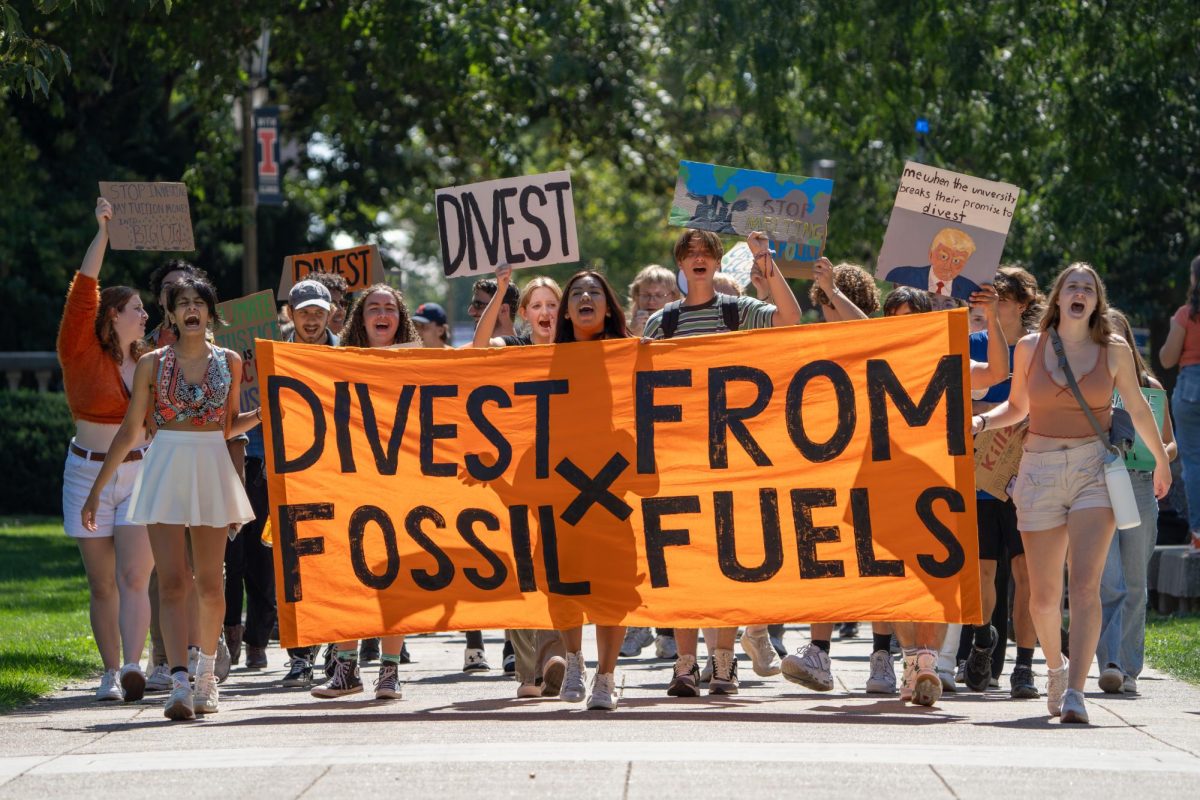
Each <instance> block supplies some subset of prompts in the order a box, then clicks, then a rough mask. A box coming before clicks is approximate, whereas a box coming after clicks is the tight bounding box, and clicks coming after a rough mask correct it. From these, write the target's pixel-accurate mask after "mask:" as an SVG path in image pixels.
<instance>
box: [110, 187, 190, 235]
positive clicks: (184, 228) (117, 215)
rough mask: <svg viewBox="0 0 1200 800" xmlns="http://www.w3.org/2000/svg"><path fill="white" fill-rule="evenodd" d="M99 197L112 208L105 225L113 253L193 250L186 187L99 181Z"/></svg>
mask: <svg viewBox="0 0 1200 800" xmlns="http://www.w3.org/2000/svg"><path fill="white" fill-rule="evenodd" d="M100 196H101V197H103V198H105V199H106V200H108V202H110V203H112V206H113V217H112V219H111V220H109V223H108V243H109V246H110V247H112V249H113V250H168V251H179V252H186V253H190V252H192V251H194V250H195V249H196V243H195V241H194V239H193V238H192V214H191V210H190V209H189V208H188V193H187V185H186V184H183V183H121V182H114V181H100Z"/></svg>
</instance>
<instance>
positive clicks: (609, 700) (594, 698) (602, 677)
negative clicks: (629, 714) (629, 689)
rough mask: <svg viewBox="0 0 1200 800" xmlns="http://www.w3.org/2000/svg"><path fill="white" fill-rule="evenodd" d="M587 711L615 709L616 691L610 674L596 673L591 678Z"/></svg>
mask: <svg viewBox="0 0 1200 800" xmlns="http://www.w3.org/2000/svg"><path fill="white" fill-rule="evenodd" d="M587 707H588V709H589V710H592V709H597V710H600V711H612V710H613V709H614V708H616V707H617V691H616V685H615V680H614V678H613V674H612V673H611V672H597V673H596V677H594V678H592V693H591V694H590V695H588V699H587Z"/></svg>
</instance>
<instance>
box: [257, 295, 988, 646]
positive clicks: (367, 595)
mask: <svg viewBox="0 0 1200 800" xmlns="http://www.w3.org/2000/svg"><path fill="white" fill-rule="evenodd" d="M258 353H259V359H260V361H261V367H262V376H263V380H264V386H265V393H264V399H263V403H264V413H263V419H264V425H265V435H266V450H267V464H268V471H269V481H270V490H269V491H270V499H271V524H272V526H273V530H274V548H275V568H276V579H277V580H276V585H277V591H278V595H279V598H278V599H279V619H280V632H281V635H282V640H283V643H284V645H286V646H294V645H305V644H312V643H319V642H328V641H342V640H347V639H356V638H362V637H367V636H377V635H381V634H398V633H411V632H419V631H441V630H471V629H482V628H491V629H495V628H552V627H553V628H565V627H570V626H573V625H579V624H581V623H583V622H585V621H587V622H596V623H601V624H630V625H667V626H679V627H701V626H713V625H737V624H745V623H752V622H814V621H818V622H820V621H826V622H834V621H842V620H914V621H948V622H975V623H978V622H980V620H981V617H980V599H979V568H978V542H977V534H976V521H975V487H974V476H973V471H974V459H973V455H972V451H971V447H970V435H969V431H968V423H969V419H970V415H969V405H968V404H969V402H970V391H969V386H968V379H969V369H970V362H969V356H968V352H967V314H966V312H965V311H954V312H949V313H937V314H918V315H910V316H904V317H896V318H890V319H881V320H868V321H864V322H850V323H832V324H824V325H809V326H803V327H790V328H778V329H769V330H755V331H744V332H739V333H732V334H726V335H722V336H701V337H694V338H688V339H679V340H673V341H667V342H660V343H654V344H643V343H641V342H639V341H637V340H636V339H626V340H618V341H605V342H585V343H576V344H567V345H556V346H541V347H509V348H502V349H493V350H457V351H454V350H362V349H354V348H328V347H316V346H309V345H300V344H286V343H281V342H272V341H259V342H258Z"/></svg>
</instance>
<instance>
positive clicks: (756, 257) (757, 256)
mask: <svg viewBox="0 0 1200 800" xmlns="http://www.w3.org/2000/svg"><path fill="white" fill-rule="evenodd" d="M764 256H765V257H767V258H770V257H771V251H770V250H764V251H762V252H761V253H755V254H754V260H755V261H758V260H759V259H760V258H763V257H764Z"/></svg>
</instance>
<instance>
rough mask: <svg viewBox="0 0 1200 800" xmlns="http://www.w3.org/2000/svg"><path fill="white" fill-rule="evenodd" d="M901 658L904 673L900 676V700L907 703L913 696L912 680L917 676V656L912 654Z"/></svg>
mask: <svg viewBox="0 0 1200 800" xmlns="http://www.w3.org/2000/svg"><path fill="white" fill-rule="evenodd" d="M889 652H890V651H889ZM901 658H903V659H904V674H903V675H902V676H901V678H900V702H901V703H907V702H909V701H910V700H912V696H913V681H914V680H915V679H916V677H917V657H916V656H915V655H914V656H901Z"/></svg>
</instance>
